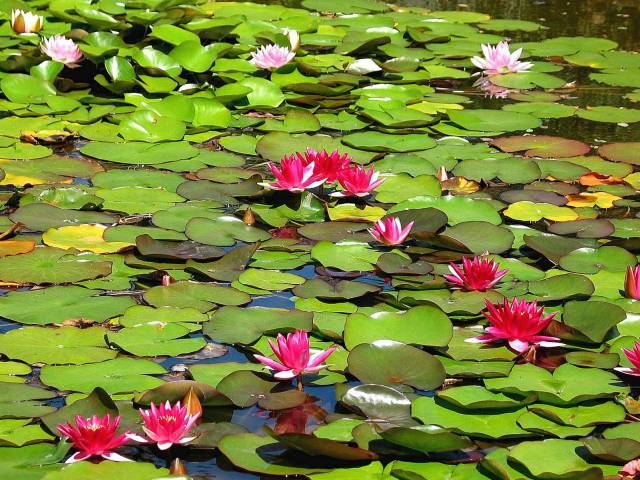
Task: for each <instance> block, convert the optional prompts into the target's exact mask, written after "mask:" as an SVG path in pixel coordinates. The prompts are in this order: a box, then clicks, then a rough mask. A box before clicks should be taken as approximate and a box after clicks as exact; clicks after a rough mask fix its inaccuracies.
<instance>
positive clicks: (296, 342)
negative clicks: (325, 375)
mask: <svg viewBox="0 0 640 480" xmlns="http://www.w3.org/2000/svg"><path fill="white" fill-rule="evenodd" d="M276 342H277V343H276ZM276 342H274V341H273V340H271V339H269V345H270V346H271V350H273V353H275V354H276V357H277V358H278V360H280V362H276V361H275V360H272V359H270V358H268V357H264V356H262V355H254V357H255V358H256V360H258V361H259V362H260V363H263V364H264V365H266V366H267V368H269V369H271V370H274V371H276V372H277V373H276V374H275V375H274V377H275V378H277V379H279V380H290V379H292V378H294V377H297V376H299V375H302V374H303V373H316V372H319V371H320V370H322V369H323V368H324V367H325V366H326V365H324V364H323V363H322V362H324V361H325V360H326V359H327V357H328V356H329V355H331V354H332V353H333V352H334V350H335V349H336V347H329V348H327V349H326V350H321V351H319V352H318V353H315V354H313V355H311V353H310V350H309V337H308V336H307V332H305V331H304V330H296V332H295V333H289V334H288V335H287V336H286V337H284V336H283V335H282V334H281V333H280V334H278V338H277V339H276Z"/></svg>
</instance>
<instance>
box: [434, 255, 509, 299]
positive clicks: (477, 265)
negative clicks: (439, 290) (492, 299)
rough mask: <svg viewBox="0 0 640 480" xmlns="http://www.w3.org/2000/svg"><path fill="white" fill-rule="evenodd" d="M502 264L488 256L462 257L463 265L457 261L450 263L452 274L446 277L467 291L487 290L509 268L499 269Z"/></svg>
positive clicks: (507, 271) (445, 276)
mask: <svg viewBox="0 0 640 480" xmlns="http://www.w3.org/2000/svg"><path fill="white" fill-rule="evenodd" d="M498 268H500V266H499V265H498V262H496V261H495V260H491V259H488V258H486V257H474V258H473V259H472V260H469V259H468V258H466V257H465V258H463V259H462V267H459V266H458V265H456V264H455V263H450V264H449V270H450V271H451V275H444V278H446V279H447V280H449V281H450V282H451V283H455V284H456V285H459V286H461V287H462V289H463V290H466V291H476V292H486V291H487V290H490V289H491V288H493V286H494V285H495V284H496V283H498V282H499V281H500V279H501V278H502V277H504V276H505V275H506V274H507V273H509V270H506V269H505V270H498Z"/></svg>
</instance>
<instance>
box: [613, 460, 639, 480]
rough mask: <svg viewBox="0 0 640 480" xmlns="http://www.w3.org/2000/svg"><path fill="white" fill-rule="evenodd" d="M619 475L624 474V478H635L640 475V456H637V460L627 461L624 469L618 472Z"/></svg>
mask: <svg viewBox="0 0 640 480" xmlns="http://www.w3.org/2000/svg"><path fill="white" fill-rule="evenodd" d="M618 475H620V476H622V478H624V479H635V478H638V477H640V458H636V459H635V460H631V461H630V462H627V463H625V465H624V467H622V470H620V471H619V472H618Z"/></svg>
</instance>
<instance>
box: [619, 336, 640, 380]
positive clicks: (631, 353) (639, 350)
mask: <svg viewBox="0 0 640 480" xmlns="http://www.w3.org/2000/svg"><path fill="white" fill-rule="evenodd" d="M622 352H623V353H624V354H625V355H626V356H627V358H628V359H629V361H630V362H631V363H632V364H633V367H632V368H626V367H616V368H615V370H616V371H618V372H621V373H626V374H627V375H635V376H638V377H640V342H639V343H636V344H634V346H633V350H629V349H628V348H623V349H622Z"/></svg>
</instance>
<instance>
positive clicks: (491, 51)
mask: <svg viewBox="0 0 640 480" xmlns="http://www.w3.org/2000/svg"><path fill="white" fill-rule="evenodd" d="M482 53H484V58H482V57H472V58H471V63H473V64H474V65H475V66H476V67H478V68H480V69H482V71H484V73H486V74H487V75H496V74H500V73H517V72H524V71H526V70H529V69H530V68H531V67H533V63H530V62H520V61H519V60H518V59H519V58H520V55H522V49H521V48H519V49H517V50H516V51H515V52H513V53H511V52H510V51H509V44H508V43H507V42H500V43H498V45H496V46H495V47H493V46H491V45H482Z"/></svg>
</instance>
